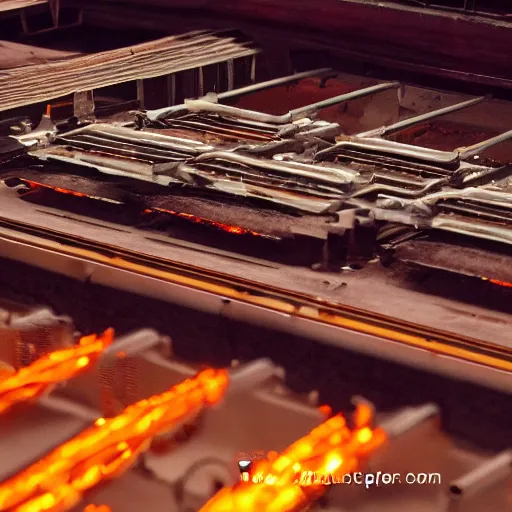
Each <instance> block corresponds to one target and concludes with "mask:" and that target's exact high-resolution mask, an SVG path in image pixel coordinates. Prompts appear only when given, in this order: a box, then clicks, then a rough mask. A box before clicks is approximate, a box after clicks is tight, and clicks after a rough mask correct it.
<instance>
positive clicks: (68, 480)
mask: <svg viewBox="0 0 512 512" xmlns="http://www.w3.org/2000/svg"><path fill="white" fill-rule="evenodd" d="M227 384H228V374H227V372H225V371H222V370H213V369H209V370H205V371H203V372H201V373H199V374H198V375H197V376H196V377H194V378H190V379H187V380H185V381H183V382H181V383H180V384H178V385H176V386H174V387H172V388H171V389H170V390H169V391H166V392H165V393H162V394H161V395H155V396H152V397H151V398H148V399H146V400H141V401H140V402H137V403H135V404H133V405H130V406H129V407H127V408H126V409H125V410H124V411H123V412H122V413H121V414H119V415H118V416H115V417H113V418H100V419H99V420H97V421H96V423H95V424H94V425H93V426H92V427H90V428H89V429H87V430H85V431H83V432H82V433H81V434H79V435H78V436H76V437H74V438H73V439H71V440H70V441H68V442H66V443H64V444H62V445H61V446H59V447H58V448H57V449H55V450H54V451H52V452H51V453H50V454H49V455H47V456H46V457H44V458H43V459H41V460H40V461H38V462H36V463H35V464H33V465H32V466H30V467H29V468H27V469H26V470H24V471H22V472H21V473H19V474H17V475H16V476H14V477H13V478H11V479H9V480H7V481H5V482H4V483H2V484H0V510H2V511H3V510H10V511H12V512H41V511H52V512H57V511H58V512H63V511H66V510H69V509H70V508H72V507H74V506H76V505H77V503H79V501H80V500H81V499H82V496H83V494H84V493H85V492H86V491H88V490H89V489H91V488H93V487H95V486H96V485H98V484H99V483H100V482H105V481H108V480H111V479H112V478H115V477H117V476H119V475H121V474H122V473H123V472H124V471H126V470H127V469H128V468H129V467H130V466H131V465H132V464H133V463H134V462H135V460H136V459H137V457H138V455H139V454H140V453H141V452H142V451H144V450H146V449H147V448H148V447H149V445H150V443H151V440H152V439H153V437H154V436H156V435H158V434H163V433H167V432H169V431H170V430H172V429H173V428H175V427H176V426H178V425H179V424H180V423H181V422H182V421H183V420H185V419H187V418H189V417H190V416H192V415H195V414H196V413H197V412H198V411H199V410H200V409H201V408H202V407H204V406H206V405H208V404H213V403H216V402H218V401H219V400H220V399H221V398H222V396H223V395H224V392H225V390H226V388H227Z"/></svg>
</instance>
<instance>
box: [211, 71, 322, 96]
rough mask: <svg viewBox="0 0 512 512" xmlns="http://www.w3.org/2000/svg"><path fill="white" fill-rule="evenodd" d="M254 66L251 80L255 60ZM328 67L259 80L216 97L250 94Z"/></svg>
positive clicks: (254, 73)
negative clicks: (257, 82) (265, 80)
mask: <svg viewBox="0 0 512 512" xmlns="http://www.w3.org/2000/svg"><path fill="white" fill-rule="evenodd" d="M252 67H253V68H254V70H253V69H251V80H252V79H253V76H254V79H255V78H256V67H255V61H254V63H253V66H252ZM330 70H331V69H330V68H321V69H313V70H311V71H305V72H304V73H297V74H295V75H290V76H284V77H281V78H274V79H273V80H268V81H267V82H261V83H259V84H254V85H248V86H247V87H241V88H240V89H235V90H233V91H227V92H222V93H220V94H219V95H218V96H217V98H218V100H219V101H220V100H226V99H229V98H237V97H239V96H244V95H246V94H251V93H253V92H258V91H264V90H265V89H270V88H272V87H277V86H279V85H284V84H288V83H290V82H295V81H297V80H302V79H304V78H309V77H312V76H316V75H320V74H322V73H326V72H327V71H330Z"/></svg>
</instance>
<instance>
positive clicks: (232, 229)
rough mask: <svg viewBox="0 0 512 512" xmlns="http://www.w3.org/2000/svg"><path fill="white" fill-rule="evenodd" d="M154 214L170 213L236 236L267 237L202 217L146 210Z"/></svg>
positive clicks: (162, 210)
mask: <svg viewBox="0 0 512 512" xmlns="http://www.w3.org/2000/svg"><path fill="white" fill-rule="evenodd" d="M152 212H160V213H168V214H169V215H175V216H177V217H181V218H182V219H187V220H190V221H192V222H195V223H196V224H202V225H205V226H212V227H215V228H217V229H221V230H222V231H227V232H228V233H233V234H235V235H253V236H265V235H262V234H261V233H257V232H256V231H251V230H250V229H245V228H241V227H240V226H231V225H229V224H222V222H217V221H215V220H209V219H204V218H202V217H197V216H196V215H192V214H190V213H183V212H175V211H173V210H166V209H163V208H154V209H152V210H150V209H146V210H144V213H152Z"/></svg>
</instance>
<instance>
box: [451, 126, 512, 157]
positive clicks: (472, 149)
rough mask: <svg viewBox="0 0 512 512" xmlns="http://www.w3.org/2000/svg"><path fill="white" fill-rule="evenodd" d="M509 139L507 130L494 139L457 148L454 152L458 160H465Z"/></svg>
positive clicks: (510, 134) (510, 136) (509, 134)
mask: <svg viewBox="0 0 512 512" xmlns="http://www.w3.org/2000/svg"><path fill="white" fill-rule="evenodd" d="M510 139H512V130H509V131H508V132H505V133H501V134H500V135H496V136H495V137H492V138H490V139H487V140H484V141H482V142H479V143H477V144H473V145H472V146H467V147H462V148H458V149H456V150H455V151H457V152H458V153H459V155H460V158H462V159H467V158H471V157H472V156H475V155H478V154H479V153H482V152H483V151H485V150H486V149H489V148H490V147H492V146H496V145H497V144H500V143H502V142H505V141H507V140H510Z"/></svg>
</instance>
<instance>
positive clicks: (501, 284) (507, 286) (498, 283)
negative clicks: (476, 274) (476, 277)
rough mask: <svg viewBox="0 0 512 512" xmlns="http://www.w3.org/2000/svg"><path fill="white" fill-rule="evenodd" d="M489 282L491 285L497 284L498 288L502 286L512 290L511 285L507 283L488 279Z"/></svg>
mask: <svg viewBox="0 0 512 512" xmlns="http://www.w3.org/2000/svg"><path fill="white" fill-rule="evenodd" d="M489 282H491V283H492V284H497V285H499V286H504V287H505V288H512V283H508V282H507V281H498V280H497V279H489Z"/></svg>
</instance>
